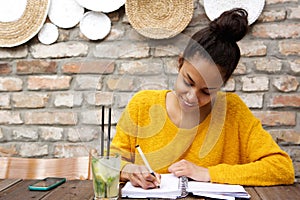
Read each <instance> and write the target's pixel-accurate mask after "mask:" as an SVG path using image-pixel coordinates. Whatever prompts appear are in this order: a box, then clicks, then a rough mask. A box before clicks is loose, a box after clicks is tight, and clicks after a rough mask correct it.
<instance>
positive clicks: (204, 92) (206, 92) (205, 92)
mask: <svg viewBox="0 0 300 200" xmlns="http://www.w3.org/2000/svg"><path fill="white" fill-rule="evenodd" d="M202 92H203V94H205V95H210V93H209V92H208V91H202Z"/></svg>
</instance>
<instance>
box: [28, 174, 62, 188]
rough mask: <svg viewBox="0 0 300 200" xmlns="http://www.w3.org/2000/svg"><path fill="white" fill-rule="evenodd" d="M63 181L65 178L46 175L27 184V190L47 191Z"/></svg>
mask: <svg viewBox="0 0 300 200" xmlns="http://www.w3.org/2000/svg"><path fill="white" fill-rule="evenodd" d="M64 182H66V178H59V177H47V178H45V179H42V180H38V181H37V182H35V183H33V184H32V185H29V186H28V188H29V190H37V191H47V190H51V189H53V188H55V187H57V186H59V185H61V184H63V183H64Z"/></svg>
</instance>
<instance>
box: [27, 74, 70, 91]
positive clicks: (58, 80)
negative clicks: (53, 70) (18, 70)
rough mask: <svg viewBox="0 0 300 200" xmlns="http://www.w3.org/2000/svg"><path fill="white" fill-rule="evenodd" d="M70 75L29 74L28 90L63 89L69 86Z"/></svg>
mask: <svg viewBox="0 0 300 200" xmlns="http://www.w3.org/2000/svg"><path fill="white" fill-rule="evenodd" d="M71 80H72V77H70V76H30V77H28V89H29V90H41V89H46V90H63V89H68V88H70V84H71Z"/></svg>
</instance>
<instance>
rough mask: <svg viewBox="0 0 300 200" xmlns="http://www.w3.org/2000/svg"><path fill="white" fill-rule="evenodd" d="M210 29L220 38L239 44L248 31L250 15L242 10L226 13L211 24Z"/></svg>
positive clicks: (236, 9) (237, 9)
mask: <svg viewBox="0 0 300 200" xmlns="http://www.w3.org/2000/svg"><path fill="white" fill-rule="evenodd" d="M209 28H210V30H211V31H213V32H214V33H215V34H216V35H217V36H218V37H220V38H224V39H226V40H229V41H233V42H237V41H239V40H241V39H242V38H243V37H244V36H245V35H246V33H247V31H248V13H247V11H246V10H244V9H242V8H235V9H232V10H229V11H225V12H223V13H222V14H221V15H220V16H219V17H218V18H216V19H215V20H213V21H212V22H211V23H210V24H209Z"/></svg>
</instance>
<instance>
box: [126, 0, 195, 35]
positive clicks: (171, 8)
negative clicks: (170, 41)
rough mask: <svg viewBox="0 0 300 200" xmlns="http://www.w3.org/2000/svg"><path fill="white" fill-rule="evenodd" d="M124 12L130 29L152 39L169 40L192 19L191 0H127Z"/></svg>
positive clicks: (192, 8)
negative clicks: (130, 26)
mask: <svg viewBox="0 0 300 200" xmlns="http://www.w3.org/2000/svg"><path fill="white" fill-rule="evenodd" d="M125 11H126V14H127V17H128V20H129V22H130V24H131V25H132V27H133V28H134V29H136V31H137V32H139V33H140V34H141V35H143V36H145V37H149V38H152V39H165V38H171V37H173V36H175V35H177V34H178V33H180V32H181V31H183V30H184V29H185V28H186V27H187V26H188V24H189V23H190V21H191V19H192V17H193V11H194V5H193V0H172V1H170V0H142V1H139V0H127V1H126V3H125Z"/></svg>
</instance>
